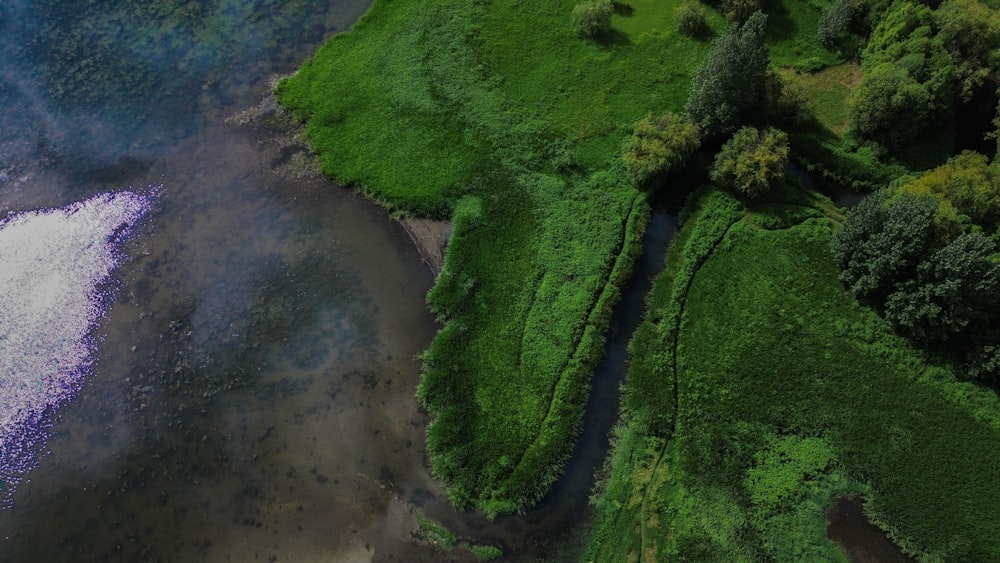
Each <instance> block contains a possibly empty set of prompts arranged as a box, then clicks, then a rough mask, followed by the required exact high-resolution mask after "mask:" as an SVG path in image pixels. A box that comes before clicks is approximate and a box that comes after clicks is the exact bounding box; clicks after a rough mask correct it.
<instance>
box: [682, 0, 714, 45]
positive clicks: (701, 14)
mask: <svg viewBox="0 0 1000 563" xmlns="http://www.w3.org/2000/svg"><path fill="white" fill-rule="evenodd" d="M674 19H675V20H676V21H677V31H678V33H680V34H681V35H687V36H688V37H694V38H696V39H697V38H699V37H703V36H704V35H705V34H706V33H707V32H708V22H707V21H706V20H705V10H704V9H703V8H702V7H701V5H699V4H698V3H697V2H685V3H683V4H681V5H680V6H678V8H677V10H676V11H674Z"/></svg>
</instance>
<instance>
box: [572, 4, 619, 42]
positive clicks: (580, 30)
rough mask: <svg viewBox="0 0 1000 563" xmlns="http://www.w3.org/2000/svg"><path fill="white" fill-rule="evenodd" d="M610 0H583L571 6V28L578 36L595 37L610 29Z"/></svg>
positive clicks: (611, 6)
mask: <svg viewBox="0 0 1000 563" xmlns="http://www.w3.org/2000/svg"><path fill="white" fill-rule="evenodd" d="M614 11H615V8H614V4H613V3H612V2H611V0H584V1H583V2H580V3H579V4H577V5H576V6H574V7H573V14H572V21H573V30H574V31H576V34H577V35H579V36H580V37H588V38H595V37H598V36H601V35H604V34H605V33H607V32H608V31H610V30H611V14H613V13H614Z"/></svg>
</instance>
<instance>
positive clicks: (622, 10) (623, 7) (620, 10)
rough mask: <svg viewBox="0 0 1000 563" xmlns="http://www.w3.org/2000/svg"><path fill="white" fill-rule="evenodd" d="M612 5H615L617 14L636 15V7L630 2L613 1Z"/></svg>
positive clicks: (627, 16) (622, 15) (625, 16)
mask: <svg viewBox="0 0 1000 563" xmlns="http://www.w3.org/2000/svg"><path fill="white" fill-rule="evenodd" d="M611 5H612V6H613V7H614V10H615V15H617V16H621V17H623V18H630V17H632V16H633V15H635V8H633V7H632V4H629V3H628V2H612V3H611Z"/></svg>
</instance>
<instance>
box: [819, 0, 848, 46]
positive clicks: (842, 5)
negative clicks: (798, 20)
mask: <svg viewBox="0 0 1000 563" xmlns="http://www.w3.org/2000/svg"><path fill="white" fill-rule="evenodd" d="M857 14H858V6H857V4H856V3H855V1H854V0H835V1H834V2H833V4H831V5H830V7H829V8H827V9H826V10H825V11H824V12H823V14H822V15H821V16H820V17H819V22H817V27H816V35H817V37H818V38H819V42H820V43H822V44H823V46H824V47H826V48H827V49H835V48H838V47H841V46H842V45H843V44H844V43H846V40H845V38H846V37H847V36H848V34H849V31H850V28H851V24H852V23H853V21H854V18H855V16H857Z"/></svg>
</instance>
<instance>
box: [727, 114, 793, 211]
mask: <svg viewBox="0 0 1000 563" xmlns="http://www.w3.org/2000/svg"><path fill="white" fill-rule="evenodd" d="M787 164H788V135H786V134H785V132H784V131H780V130H778V129H774V128H771V127H769V128H767V129H764V130H763V131H760V130H758V129H756V128H755V127H744V128H742V129H740V130H739V131H737V132H736V134H734V135H733V137H732V138H731V139H729V140H728V141H726V144H724V145H722V150H721V151H719V154H717V155H716V156H715V163H714V164H713V165H712V170H711V172H710V173H709V175H710V176H711V178H712V180H713V181H714V182H716V183H718V184H720V185H722V186H726V187H732V188H735V190H736V191H737V192H738V193H742V194H744V195H746V196H749V197H751V198H753V197H757V196H759V195H761V194H763V193H764V192H766V191H767V190H768V188H769V187H770V185H771V182H773V181H774V180H776V179H777V178H780V177H781V176H782V175H784V173H785V166H786V165H787Z"/></svg>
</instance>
